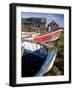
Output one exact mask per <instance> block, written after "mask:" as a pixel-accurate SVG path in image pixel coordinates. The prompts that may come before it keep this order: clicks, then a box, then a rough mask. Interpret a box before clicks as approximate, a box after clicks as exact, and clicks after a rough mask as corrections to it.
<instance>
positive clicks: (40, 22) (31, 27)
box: [21, 18, 48, 35]
mask: <svg viewBox="0 0 73 90" xmlns="http://www.w3.org/2000/svg"><path fill="white" fill-rule="evenodd" d="M21 22H22V32H38V33H40V34H41V35H42V34H46V33H48V32H47V31H46V18H22V19H21Z"/></svg>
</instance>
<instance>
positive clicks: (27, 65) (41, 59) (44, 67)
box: [21, 40, 57, 77]
mask: <svg viewBox="0 0 73 90" xmlns="http://www.w3.org/2000/svg"><path fill="white" fill-rule="evenodd" d="M22 47H23V48H22V74H21V75H22V77H32V76H43V75H44V74H45V73H46V72H48V71H49V70H50V69H51V68H52V66H53V63H54V61H55V58H56V54H57V49H54V48H53V47H49V46H48V47H47V46H46V45H43V44H40V43H37V42H34V41H29V40H25V41H23V42H22Z"/></svg>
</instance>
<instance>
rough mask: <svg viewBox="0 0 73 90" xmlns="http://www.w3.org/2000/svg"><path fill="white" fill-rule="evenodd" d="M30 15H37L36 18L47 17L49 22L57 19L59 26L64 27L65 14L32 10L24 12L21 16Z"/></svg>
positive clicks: (26, 16) (27, 16)
mask: <svg viewBox="0 0 73 90" xmlns="http://www.w3.org/2000/svg"><path fill="white" fill-rule="evenodd" d="M29 17H35V18H46V20H47V24H48V23H50V22H51V21H53V20H54V21H55V22H57V23H58V25H59V27H63V28H64V14H53V13H33V12H32V13H31V12H22V13H21V18H29Z"/></svg>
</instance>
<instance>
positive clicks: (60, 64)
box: [44, 33, 64, 76]
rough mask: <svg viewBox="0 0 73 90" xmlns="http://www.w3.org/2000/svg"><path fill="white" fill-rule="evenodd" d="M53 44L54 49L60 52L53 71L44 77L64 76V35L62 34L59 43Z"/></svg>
mask: <svg viewBox="0 0 73 90" xmlns="http://www.w3.org/2000/svg"><path fill="white" fill-rule="evenodd" d="M51 44H52V45H53V44H54V47H55V48H57V49H58V52H57V56H56V59H55V62H54V65H53V67H52V69H51V70H50V71H49V72H47V73H45V74H44V76H57V75H64V33H62V34H61V36H60V39H59V40H58V41H56V42H53V43H51Z"/></svg>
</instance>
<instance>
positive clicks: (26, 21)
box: [22, 18, 46, 23]
mask: <svg viewBox="0 0 73 90" xmlns="http://www.w3.org/2000/svg"><path fill="white" fill-rule="evenodd" d="M31 22H32V23H46V18H22V23H31Z"/></svg>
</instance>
